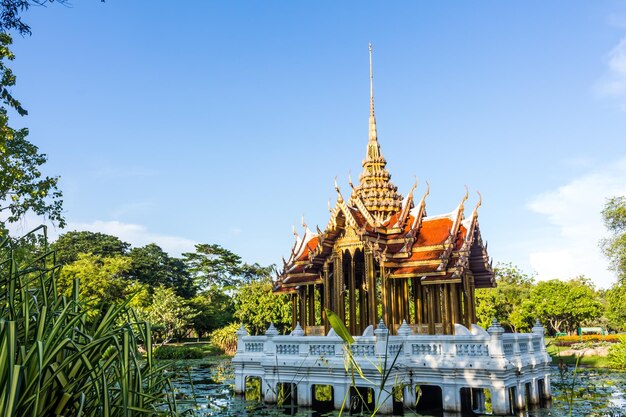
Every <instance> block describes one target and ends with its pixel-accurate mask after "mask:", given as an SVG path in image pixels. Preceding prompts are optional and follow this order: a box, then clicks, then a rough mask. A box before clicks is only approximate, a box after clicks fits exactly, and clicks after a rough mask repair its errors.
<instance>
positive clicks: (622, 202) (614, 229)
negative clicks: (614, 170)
mask: <svg viewBox="0 0 626 417" xmlns="http://www.w3.org/2000/svg"><path fill="white" fill-rule="evenodd" d="M602 219H603V220H604V225H605V226H606V228H607V229H608V230H609V232H610V233H611V236H610V237H609V238H607V239H603V240H602V241H601V242H600V245H601V247H602V251H603V252H604V254H605V255H606V256H607V257H608V258H609V261H610V266H611V269H613V270H614V271H615V272H616V273H617V275H618V277H619V278H620V280H622V281H626V197H624V196H621V197H613V198H611V199H609V200H608V201H607V202H606V204H605V206H604V210H602Z"/></svg>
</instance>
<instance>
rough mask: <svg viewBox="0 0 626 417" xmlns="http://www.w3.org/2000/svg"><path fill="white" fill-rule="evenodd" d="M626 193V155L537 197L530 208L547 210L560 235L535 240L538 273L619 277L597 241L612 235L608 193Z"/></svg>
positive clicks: (601, 281)
mask: <svg viewBox="0 0 626 417" xmlns="http://www.w3.org/2000/svg"><path fill="white" fill-rule="evenodd" d="M616 195H626V158H624V159H622V160H620V161H618V162H617V163H614V164H610V165H607V166H605V167H603V168H602V169H598V170H596V171H593V172H590V173H588V174H585V175H583V176H581V177H579V178H576V179H574V180H572V181H570V182H569V183H568V184H565V185H563V186H561V187H558V188H557V189H555V190H552V191H549V192H546V193H543V194H541V195H539V196H537V197H535V198H534V199H533V200H532V201H531V202H530V203H529V204H528V208H529V209H530V210H532V211H534V212H536V213H539V214H541V215H544V216H546V218H547V220H548V222H549V223H550V224H551V225H552V226H553V227H556V228H557V230H558V231H559V236H558V237H557V238H556V239H553V240H551V241H549V242H548V241H544V242H535V245H536V246H537V248H536V250H534V251H533V250H531V252H530V254H529V258H530V264H531V266H532V267H533V268H534V269H535V270H536V271H537V274H538V278H539V279H551V278H571V277H574V276H576V275H581V274H582V275H586V276H588V277H589V278H592V279H593V280H594V282H595V283H596V284H597V285H598V286H600V287H605V288H606V287H608V286H610V285H611V283H612V282H613V281H614V280H615V277H614V275H613V273H612V272H611V271H608V270H607V269H606V268H607V265H608V262H607V260H606V258H604V256H603V255H602V253H601V251H600V248H599V246H598V242H599V241H600V240H601V239H602V238H604V237H606V236H607V233H608V232H607V231H606V229H605V228H604V225H603V223H602V218H601V214H600V212H601V211H602V208H603V207H604V203H605V202H606V199H607V198H609V197H612V196H616Z"/></svg>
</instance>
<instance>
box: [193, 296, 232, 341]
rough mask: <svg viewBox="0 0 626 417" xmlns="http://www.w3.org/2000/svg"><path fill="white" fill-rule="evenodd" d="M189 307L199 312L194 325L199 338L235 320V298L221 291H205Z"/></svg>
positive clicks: (194, 319)
mask: <svg viewBox="0 0 626 417" xmlns="http://www.w3.org/2000/svg"><path fill="white" fill-rule="evenodd" d="M189 305H190V306H191V307H192V308H193V309H194V310H196V311H198V315H197V316H195V317H194V318H193V320H192V324H193V328H194V330H195V331H196V333H198V337H199V338H201V337H203V336H204V335H205V334H207V333H211V332H212V331H214V330H216V329H219V328H221V327H224V326H226V325H227V324H229V323H231V322H232V321H233V320H234V318H235V305H234V302H233V298H232V297H231V296H229V295H228V294H227V293H225V292H224V291H222V290H220V289H212V290H207V291H203V292H202V293H200V294H198V295H197V296H195V297H194V298H192V299H191V300H190V303H189Z"/></svg>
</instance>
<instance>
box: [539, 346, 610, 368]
mask: <svg viewBox="0 0 626 417" xmlns="http://www.w3.org/2000/svg"><path fill="white" fill-rule="evenodd" d="M562 350H563V348H562V347H559V346H555V345H553V344H548V345H547V346H546V351H547V352H548V354H549V355H550V357H551V358H552V363H553V364H554V365H558V364H559V363H561V361H563V363H564V364H566V365H568V366H576V360H577V359H578V357H576V356H575V355H568V356H559V352H560V351H562ZM578 366H589V367H593V368H608V367H609V360H608V358H607V357H606V356H595V355H593V356H583V357H581V358H580V360H579V361H578Z"/></svg>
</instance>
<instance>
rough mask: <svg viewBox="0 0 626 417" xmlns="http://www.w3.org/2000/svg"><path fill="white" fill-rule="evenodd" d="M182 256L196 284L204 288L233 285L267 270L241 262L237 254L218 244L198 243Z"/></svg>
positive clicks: (249, 279)
mask: <svg viewBox="0 0 626 417" xmlns="http://www.w3.org/2000/svg"><path fill="white" fill-rule="evenodd" d="M183 258H184V259H185V263H186V264H187V266H188V268H189V271H190V272H191V274H192V276H193V277H194V280H195V282H196V285H198V286H199V287H201V288H204V289H208V288H212V287H235V286H238V285H241V284H244V283H246V282H250V281H251V280H253V279H255V278H258V276H259V275H260V274H265V273H266V271H267V268H263V267H261V266H259V265H258V264H254V265H247V264H245V263H243V261H242V260H241V257H240V256H239V255H236V254H234V253H233V252H231V251H229V250H228V249H225V248H223V247H221V246H220V245H210V244H206V243H202V244H198V245H196V251H195V252H190V253H183Z"/></svg>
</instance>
